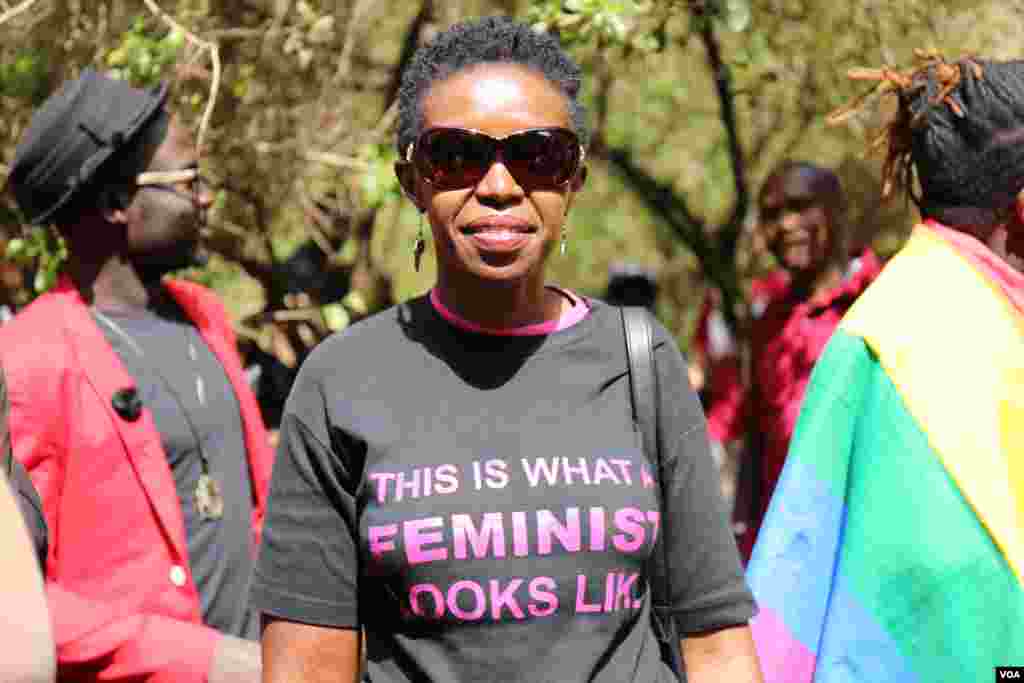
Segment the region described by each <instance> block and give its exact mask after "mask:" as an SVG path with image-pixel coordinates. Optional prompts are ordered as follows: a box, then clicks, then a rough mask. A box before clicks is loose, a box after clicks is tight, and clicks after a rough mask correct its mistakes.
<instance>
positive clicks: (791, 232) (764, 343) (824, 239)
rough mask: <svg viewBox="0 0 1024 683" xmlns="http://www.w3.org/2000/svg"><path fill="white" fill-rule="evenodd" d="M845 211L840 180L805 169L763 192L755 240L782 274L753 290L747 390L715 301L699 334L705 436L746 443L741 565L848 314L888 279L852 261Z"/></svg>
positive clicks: (869, 264)
mask: <svg viewBox="0 0 1024 683" xmlns="http://www.w3.org/2000/svg"><path fill="white" fill-rule="evenodd" d="M844 205H845V198H844V196H843V191H842V186H841V185H840V182H839V177H838V176H836V174H835V173H833V172H832V171H831V170H829V169H827V168H824V167H822V166H817V165H815V164H811V163H808V162H803V161H787V162H784V163H783V164H781V165H780V166H778V167H777V168H776V169H775V170H773V171H772V173H771V174H770V175H769V176H768V178H767V179H766V180H765V182H764V185H762V187H761V192H760V194H759V196H758V213H759V221H758V226H757V230H758V236H759V237H760V238H761V239H762V240H763V241H764V243H765V245H766V246H767V248H768V249H769V250H770V251H771V253H772V256H773V257H774V258H775V261H776V263H777V264H778V265H779V268H778V270H776V271H774V272H773V273H771V274H769V275H768V276H766V277H763V278H761V279H759V280H756V281H755V282H754V283H753V285H752V287H751V299H752V305H751V309H752V313H753V321H752V322H751V329H750V333H751V340H750V342H751V348H752V352H753V378H752V381H751V382H750V384H749V386H747V385H745V383H744V382H743V381H742V379H741V374H742V373H741V371H740V362H739V358H738V357H737V355H736V353H735V351H734V350H733V349H730V348H729V346H728V344H725V343H722V342H721V341H719V342H717V344H716V337H724V335H723V334H722V333H721V332H719V333H718V334H716V319H715V318H716V311H715V309H714V306H713V303H712V302H711V301H710V300H709V301H708V302H707V303H706V305H705V309H704V313H703V315H702V320H701V322H700V324H699V325H698V333H697V338H696V339H695V344H694V346H695V350H696V351H697V353H696V354H695V355H696V356H697V357H698V358H704V359H707V360H706V362H707V364H708V367H707V371H708V374H709V375H710V377H709V385H708V387H707V388H706V392H705V396H706V399H707V416H708V432H709V433H710V435H711V437H712V439H714V440H716V441H719V442H722V443H727V442H729V441H733V440H735V439H739V438H742V437H744V436H746V437H747V439H748V440H747V448H746V451H745V453H744V457H745V460H744V462H743V463H742V464H741V466H742V467H744V471H743V472H742V473H741V479H743V480H744V481H741V487H740V490H739V491H737V494H736V495H737V500H736V510H735V512H734V519H735V520H736V521H737V522H739V523H740V524H738V525H737V535H738V539H737V540H738V542H739V548H740V553H741V554H742V556H743V558H744V560H746V559H749V557H750V551H751V549H752V548H753V545H754V540H755V538H756V535H757V530H758V528H759V527H760V524H761V519H762V517H763V516H764V513H765V511H766V510H767V508H768V501H769V500H770V499H771V495H772V492H773V491H774V490H775V483H776V481H777V480H778V478H779V473H780V472H781V471H782V465H783V463H784V462H785V459H786V452H787V450H788V448H789V441H790V439H791V438H792V436H793V428H794V427H795V426H796V418H797V415H798V414H799V412H800V404H801V403H802V401H803V397H804V392H805V391H806V389H807V382H808V381H809V380H810V376H811V370H812V369H813V368H814V363H815V362H816V361H817V360H818V357H819V356H820V355H821V352H822V351H823V350H824V348H825V344H826V343H827V342H828V340H829V337H831V336H832V332H833V331H834V330H835V328H836V326H837V325H838V324H839V321H840V320H841V319H842V317H843V315H844V314H845V313H846V311H847V309H849V307H850V305H851V304H852V303H853V301H854V300H855V299H856V298H857V297H858V296H860V293H861V292H863V291H864V289H865V288H867V286H868V285H869V284H871V282H872V281H873V280H874V279H875V277H876V276H877V275H878V273H879V272H880V270H881V262H880V261H879V260H878V258H877V257H876V256H875V254H874V252H873V251H872V250H871V249H864V250H863V251H862V252H861V253H860V254H856V255H853V254H850V253H849V249H848V247H847V245H846V241H847V239H846V237H847V231H848V226H846V225H845V224H844ZM717 326H718V328H719V329H721V328H723V325H722V324H721V323H720V322H719V323H717ZM725 341H728V339H727V338H726V339H725ZM716 345H717V346H718V347H720V348H718V349H716V348H715V347H716ZM751 468H752V469H751ZM755 494H756V495H755Z"/></svg>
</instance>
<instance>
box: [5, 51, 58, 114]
mask: <svg viewBox="0 0 1024 683" xmlns="http://www.w3.org/2000/svg"><path fill="white" fill-rule="evenodd" d="M49 72H50V59H49V55H48V54H47V53H46V52H45V51H43V50H39V49H37V48H32V47H24V48H21V49H19V50H18V51H17V52H16V53H15V55H14V59H11V60H10V61H6V60H5V61H4V63H3V64H0V96H2V97H14V98H17V99H22V100H27V101H28V102H31V103H32V104H34V105H35V104H39V103H40V102H42V101H43V100H44V99H45V98H46V93H47V89H48V85H49Z"/></svg>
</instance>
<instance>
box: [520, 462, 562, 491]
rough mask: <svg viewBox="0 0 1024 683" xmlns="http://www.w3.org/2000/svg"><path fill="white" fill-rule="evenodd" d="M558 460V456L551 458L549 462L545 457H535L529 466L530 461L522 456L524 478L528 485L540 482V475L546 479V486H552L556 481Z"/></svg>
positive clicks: (535, 484)
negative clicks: (531, 465)
mask: <svg viewBox="0 0 1024 683" xmlns="http://www.w3.org/2000/svg"><path fill="white" fill-rule="evenodd" d="M558 460H559V459H558V458H553V459H552V462H550V463H549V462H548V460H547V458H535V459H534V461H533V467H532V468H531V467H530V461H529V460H527V459H526V458H523V459H522V463H523V471H525V472H526V480H527V481H528V482H530V486H537V484H539V483H540V478H541V475H543V477H544V480H545V481H547V483H548V486H554V485H555V483H556V482H557V481H558Z"/></svg>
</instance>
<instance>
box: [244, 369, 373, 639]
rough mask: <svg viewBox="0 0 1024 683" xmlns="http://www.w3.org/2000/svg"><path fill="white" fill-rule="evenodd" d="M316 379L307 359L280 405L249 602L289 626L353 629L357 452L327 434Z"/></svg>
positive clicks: (359, 456) (356, 566) (347, 441)
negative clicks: (291, 623)
mask: <svg viewBox="0 0 1024 683" xmlns="http://www.w3.org/2000/svg"><path fill="white" fill-rule="evenodd" d="M318 375H319V373H318V372H316V368H315V366H314V365H313V364H310V363H309V362H307V364H306V365H305V367H304V368H303V371H302V372H300V373H299V376H298V378H297V379H296V382H295V386H294V387H293V389H292V393H291V395H290V396H289V398H288V401H287V403H286V405H285V411H284V416H283V418H282V421H281V431H280V442H279V446H278V452H277V457H276V459H275V462H274V468H273V474H272V477H271V482H270V494H269V498H268V503H267V518H266V523H265V526H264V530H263V541H262V544H261V546H260V552H259V559H258V562H257V565H256V571H255V576H254V579H253V586H252V592H251V601H252V607H253V608H254V609H256V610H257V611H260V612H262V613H265V614H268V615H273V616H275V617H279V618H282V619H287V620H289V621H297V622H302V623H308V624H314V625H318V626H332V627H337V628H358V627H359V617H358V600H357V590H358V577H359V559H358V536H359V533H358V522H357V519H358V515H357V512H356V493H357V490H358V488H359V486H360V481H361V478H362V471H361V470H362V466H361V465H360V464H357V463H361V462H362V454H361V453H359V452H358V451H359V444H358V442H356V441H355V440H351V439H344V438H338V437H337V436H332V433H333V432H336V430H334V429H331V428H329V427H328V424H329V418H328V416H327V414H326V403H325V400H324V395H323V390H322V384H321V381H320V379H321V377H322V376H318Z"/></svg>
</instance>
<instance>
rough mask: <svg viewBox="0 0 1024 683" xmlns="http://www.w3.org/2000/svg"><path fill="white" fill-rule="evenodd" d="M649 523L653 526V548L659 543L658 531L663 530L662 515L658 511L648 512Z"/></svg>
mask: <svg viewBox="0 0 1024 683" xmlns="http://www.w3.org/2000/svg"><path fill="white" fill-rule="evenodd" d="M647 521H648V522H650V524H651V547H652V548H653V547H654V544H655V543H657V542H658V531H659V530H660V529H661V513H660V512H658V511H657V510H648V511H647Z"/></svg>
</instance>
